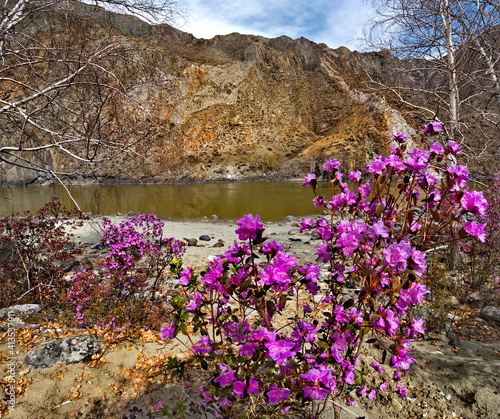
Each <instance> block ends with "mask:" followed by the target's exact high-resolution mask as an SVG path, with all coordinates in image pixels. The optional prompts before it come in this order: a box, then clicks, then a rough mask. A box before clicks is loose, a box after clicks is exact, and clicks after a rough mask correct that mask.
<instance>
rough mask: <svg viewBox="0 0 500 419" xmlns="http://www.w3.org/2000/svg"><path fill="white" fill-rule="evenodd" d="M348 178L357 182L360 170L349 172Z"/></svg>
mask: <svg viewBox="0 0 500 419" xmlns="http://www.w3.org/2000/svg"><path fill="white" fill-rule="evenodd" d="M349 180H350V181H351V182H358V181H360V180H361V172H360V171H359V170H356V171H355V172H351V173H349Z"/></svg>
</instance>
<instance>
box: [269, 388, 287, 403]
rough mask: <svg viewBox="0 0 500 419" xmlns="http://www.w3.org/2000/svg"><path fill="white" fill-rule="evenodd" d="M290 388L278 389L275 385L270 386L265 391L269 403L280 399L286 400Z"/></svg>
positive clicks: (277, 401)
mask: <svg viewBox="0 0 500 419" xmlns="http://www.w3.org/2000/svg"><path fill="white" fill-rule="evenodd" d="M291 392H292V390H289V389H286V388H285V389H283V390H280V389H279V388H278V387H276V386H271V387H270V390H269V391H268V392H267V397H268V398H269V403H271V404H277V403H279V401H280V400H288V397H289V396H290V393H291Z"/></svg>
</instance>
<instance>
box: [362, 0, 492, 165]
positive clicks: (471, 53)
mask: <svg viewBox="0 0 500 419" xmlns="http://www.w3.org/2000/svg"><path fill="white" fill-rule="evenodd" d="M371 1H372V4H373V6H374V9H375V18H374V19H373V21H372V22H371V24H370V25H369V27H368V28H367V32H366V33H367V36H366V39H367V40H368V42H369V44H370V45H371V46H372V47H378V48H386V49H388V50H389V51H390V52H391V53H392V54H393V55H394V57H395V60H394V65H395V70H394V72H393V74H392V77H385V78H382V77H376V76H373V75H370V78H371V80H370V82H371V84H370V85H371V87H372V88H376V89H379V88H383V89H384V90H385V94H386V95H388V96H389V97H391V98H392V99H394V100H395V101H399V102H400V103H402V104H404V105H405V106H406V108H407V109H408V110H411V111H413V112H414V114H418V115H419V116H421V117H424V118H439V119H441V120H442V121H443V122H445V127H446V130H447V134H448V136H449V137H452V138H455V139H456V140H458V141H461V142H462V143H463V144H464V145H466V146H469V147H470V152H471V153H472V154H471V155H474V156H475V157H481V154H482V153H483V154H484V153H485V152H486V150H487V149H489V152H491V151H492V147H491V145H493V144H494V139H495V138H497V137H498V134H499V129H500V85H499V81H498V77H499V70H500V67H499V60H500V48H499V45H500V26H499V25H500V6H499V3H498V0H371ZM474 138H476V139H478V138H481V139H482V140H481V141H476V142H474V141H473V139H474ZM484 139H486V141H484ZM494 145H495V148H497V146H498V144H494ZM483 157H484V156H483Z"/></svg>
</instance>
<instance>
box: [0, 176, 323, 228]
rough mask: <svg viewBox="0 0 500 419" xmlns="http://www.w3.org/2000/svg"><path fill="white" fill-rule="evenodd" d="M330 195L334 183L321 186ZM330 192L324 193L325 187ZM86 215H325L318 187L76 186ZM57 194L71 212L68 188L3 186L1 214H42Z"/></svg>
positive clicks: (255, 184) (261, 184)
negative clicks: (316, 196) (315, 202)
mask: <svg viewBox="0 0 500 419" xmlns="http://www.w3.org/2000/svg"><path fill="white" fill-rule="evenodd" d="M319 188H320V192H321V193H324V194H327V188H328V183H326V182H322V183H320V187H319ZM323 188H324V191H322V189H323ZM69 189H70V191H71V194H72V195H73V197H74V198H75V199H76V201H77V202H78V204H79V205H80V207H81V209H82V211H84V212H92V213H94V214H116V213H117V212H121V213H128V212H129V211H134V212H136V213H138V212H144V213H154V214H156V215H158V216H159V217H161V218H167V217H174V218H199V217H204V216H206V217H210V216H211V215H213V214H215V215H217V216H218V217H220V218H227V219H236V218H240V217H241V216H243V214H249V213H251V214H254V215H255V214H260V216H261V218H262V219H263V220H267V221H271V220H279V219H283V218H284V217H286V216H287V215H295V216H301V215H309V214H317V213H320V210H319V209H318V208H315V207H314V206H313V204H312V199H313V197H314V195H313V192H312V189H311V188H310V187H309V188H305V187H303V186H302V185H301V182H298V181H297V182H244V183H216V184H191V185H114V186H110V185H105V186H72V187H70V188H69ZM53 196H56V197H58V198H59V199H60V201H61V202H62V203H63V204H64V205H65V206H66V207H68V208H72V207H73V203H72V201H71V199H70V198H69V196H68V194H67V193H66V191H65V190H64V189H63V188H62V187H46V186H34V187H24V188H0V216H8V215H12V214H15V213H23V212H24V211H27V210H29V211H31V212H36V211H37V210H38V209H39V208H40V207H42V206H43V204H45V203H46V202H48V201H50V199H51V197H53Z"/></svg>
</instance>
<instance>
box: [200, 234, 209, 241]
mask: <svg viewBox="0 0 500 419" xmlns="http://www.w3.org/2000/svg"><path fill="white" fill-rule="evenodd" d="M199 240H201V241H206V242H209V241H210V240H211V239H210V236H209V235H208V234H202V235H201V236H200V237H199Z"/></svg>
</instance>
